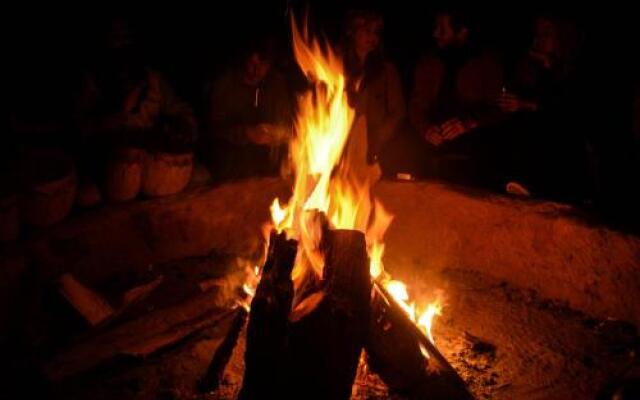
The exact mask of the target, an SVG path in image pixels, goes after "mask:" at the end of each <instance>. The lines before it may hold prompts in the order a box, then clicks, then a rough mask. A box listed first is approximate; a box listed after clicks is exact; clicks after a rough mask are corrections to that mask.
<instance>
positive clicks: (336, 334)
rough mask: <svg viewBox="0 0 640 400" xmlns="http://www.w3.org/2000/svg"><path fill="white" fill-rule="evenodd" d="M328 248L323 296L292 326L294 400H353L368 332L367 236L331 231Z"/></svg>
mask: <svg viewBox="0 0 640 400" xmlns="http://www.w3.org/2000/svg"><path fill="white" fill-rule="evenodd" d="M325 245H326V257H325V270H324V277H323V278H324V281H325V287H324V292H325V296H324V298H322V300H321V301H320V303H319V305H318V306H317V308H316V309H315V310H313V311H312V312H310V313H309V314H308V315H306V316H305V317H303V318H301V319H300V320H299V321H298V322H296V323H294V324H292V330H291V348H290V356H291V364H290V375H291V376H290V379H289V382H290V383H289V388H288V390H289V397H290V398H296V396H297V397H299V396H300V394H301V393H305V395H304V397H306V398H314V399H349V398H350V396H351V387H352V385H353V381H354V379H355V376H356V372H357V367H358V360H359V357H360V353H361V351H362V348H363V345H364V342H365V337H366V333H367V329H368V324H369V300H370V295H371V280H370V277H369V262H368V257H367V252H366V246H365V238H364V235H363V234H362V233H361V232H358V231H348V230H335V231H328V232H327V233H326V234H325ZM310 388H312V389H311V391H310Z"/></svg>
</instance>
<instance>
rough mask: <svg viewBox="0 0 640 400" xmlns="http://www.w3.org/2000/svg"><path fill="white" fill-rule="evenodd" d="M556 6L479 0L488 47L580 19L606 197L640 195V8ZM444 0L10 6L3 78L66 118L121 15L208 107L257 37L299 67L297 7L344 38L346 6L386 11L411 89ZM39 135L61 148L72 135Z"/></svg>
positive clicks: (157, 61)
mask: <svg viewBox="0 0 640 400" xmlns="http://www.w3.org/2000/svg"><path fill="white" fill-rule="evenodd" d="M554 3H555V4H554ZM557 3H559V2H550V1H549V2H534V1H524V2H511V3H509V4H499V3H492V2H474V4H475V5H474V6H473V7H471V10H472V14H473V15H474V17H475V20H476V23H477V25H478V31H477V33H478V35H479V37H480V38H481V39H482V42H483V43H484V44H485V45H486V46H489V47H492V48H495V49H496V50H499V51H500V52H501V53H502V54H503V55H504V58H505V61H506V62H507V66H508V63H509V62H511V61H513V60H514V59H516V58H517V57H518V56H519V55H520V54H522V52H524V51H525V50H526V48H527V46H528V45H529V43H530V32H531V18H532V17H533V16H535V15H537V14H539V13H551V14H556V15H562V16H567V17H569V18H571V19H573V20H575V21H576V22H577V24H578V26H579V27H580V28H581V29H582V30H583V32H584V33H585V39H586V40H585V46H584V49H583V52H582V57H581V58H580V60H579V65H578V67H579V69H580V72H581V76H582V77H583V79H582V82H583V83H582V85H583V87H582V92H583V96H585V100H586V101H585V106H584V108H585V109H584V118H585V120H586V121H587V122H588V123H587V124H582V125H586V128H584V129H586V130H587V132H585V136H587V137H590V138H591V140H592V142H593V143H595V145H596V146H597V148H598V149H599V150H598V151H599V152H600V154H602V159H603V165H602V166H601V167H600V168H601V169H602V171H603V176H606V179H605V185H604V186H603V187H604V189H603V195H602V196H603V198H606V199H605V200H603V201H604V202H612V203H614V204H615V205H619V204H620V203H621V202H634V201H635V200H631V199H635V198H634V197H633V196H631V195H630V194H629V193H628V192H629V190H630V188H633V187H634V186H636V185H637V183H638V182H640V179H638V175H639V171H638V170H637V169H638V168H637V167H638V163H637V162H636V160H635V159H634V157H636V155H635V154H633V152H634V151H635V150H634V145H633V140H634V139H633V136H632V134H631V121H632V107H631V105H632V99H633V93H634V88H635V87H637V85H638V77H637V71H638V63H637V60H636V54H637V52H638V49H639V48H640V47H639V45H638V41H637V36H638V35H637V29H638V28H637V27H636V24H637V20H638V18H637V17H636V13H634V12H632V11H631V6H620V5H617V4H614V3H613V2H605V1H600V2H593V4H589V5H586V4H580V5H578V4H564V5H559V4H557ZM584 3H586V2H584ZM442 4H446V2H425V1H408V0H395V1H336V0H326V1H299V0H288V1H287V0H267V1H262V2H257V1H256V2H250V1H228V2H225V3H224V4H223V3H222V2H221V1H211V2H207V3H192V4H188V3H184V2H174V3H169V4H166V5H161V4H160V2H157V3H155V4H154V3H150V4H147V5H144V6H142V5H139V6H135V7H134V6H131V5H127V6H125V5H116V4H115V3H105V4H98V5H96V4H91V5H90V6H89V5H73V6H69V7H67V8H66V9H65V8H64V7H63V6H61V5H60V4H53V5H49V6H42V5H38V4H28V5H25V6H22V7H20V9H11V8H10V7H8V8H7V10H6V12H5V13H4V14H5V16H4V17H5V18H4V19H5V22H6V24H5V29H7V34H6V35H5V41H6V42H7V46H6V51H5V54H6V58H5V63H6V64H5V65H7V64H8V65H7V66H8V68H7V70H5V71H6V72H5V74H4V75H5V84H4V85H3V88H5V90H4V91H3V92H4V95H5V98H6V100H5V104H8V107H9V108H8V109H9V111H10V112H11V113H18V114H21V115H27V116H33V118H47V117H51V116H53V117H54V118H56V117H61V118H63V119H64V116H68V115H69V114H70V110H71V106H72V104H73V98H74V94H75V93H76V91H77V88H78V85H79V82H80V78H81V76H82V72H83V71H84V70H85V69H87V68H88V66H89V65H91V62H92V60H93V59H94V58H95V56H96V54H97V52H98V50H99V43H100V40H101V37H102V35H103V32H104V30H105V29H106V27H107V23H108V22H109V21H110V20H112V19H113V18H114V17H125V18H127V19H128V20H129V21H130V22H131V24H132V26H133V28H134V30H135V31H136V33H137V37H136V40H137V42H138V45H139V51H140V52H142V53H143V54H144V55H145V57H147V58H148V60H149V62H150V64H151V65H152V66H153V67H155V68H156V69H158V70H160V71H161V72H162V73H164V75H165V76H166V77H167V79H168V80H169V82H170V83H171V84H172V85H173V86H174V88H175V90H176V92H177V93H178V94H179V95H180V96H181V97H182V98H184V99H185V100H187V101H188V102H190V103H191V105H192V106H193V107H194V109H195V110H196V111H197V112H198V113H200V112H201V111H202V106H203V100H204V91H205V88H206V82H207V80H208V79H210V78H211V77H213V76H215V74H216V73H218V72H219V71H220V70H221V69H222V68H224V67H225V66H228V65H229V63H230V62H231V61H232V60H233V59H234V57H235V56H237V54H238V52H239V50H240V49H241V48H242V44H243V43H244V42H245V41H246V40H247V39H248V38H250V37H253V36H256V35H261V34H263V33H266V32H269V33H272V34H275V35H276V36H277V37H278V38H279V39H280V45H281V48H280V50H281V51H280V56H279V61H280V62H281V63H282V64H286V63H290V62H291V51H290V48H289V26H288V16H287V10H288V9H293V10H295V11H296V14H297V15H302V14H303V13H304V11H305V10H306V9H309V10H310V20H311V26H312V29H313V31H315V32H318V33H322V34H323V35H325V36H326V37H327V38H329V39H330V40H332V41H335V40H337V38H338V37H339V35H340V29H341V26H342V22H343V19H344V12H345V10H346V9H348V8H372V9H376V10H379V11H381V12H382V13H383V14H384V16H385V30H384V33H383V40H384V46H385V51H386V54H387V56H388V58H389V59H390V60H391V61H393V62H395V63H396V65H397V66H398V68H399V70H400V72H401V75H402V77H403V80H404V84H405V89H407V92H408V87H409V85H410V84H411V75H412V69H413V66H414V65H415V62H416V60H417V59H418V57H419V55H420V54H421V52H422V51H423V50H424V49H425V48H427V47H428V46H429V45H430V44H431V31H432V21H433V14H434V11H435V10H436V9H437V8H439V7H440V6H441V5H442ZM406 94H407V93H405V95H406ZM582 122H584V121H582ZM3 131H4V133H3V136H4V138H3V143H4V145H3V147H4V148H5V156H4V157H7V154H8V153H7V152H10V151H12V149H16V148H18V147H19V146H20V145H22V144H23V143H24V142H25V141H26V140H27V139H25V138H21V137H17V136H16V135H15V134H14V133H13V132H11V129H10V128H9V129H3ZM64 136H65V135H64V133H62V137H64ZM69 137H72V136H71V133H70V132H69ZM37 140H38V141H45V142H46V141H50V142H54V143H55V142H58V141H60V140H64V138H62V139H61V138H60V137H50V138H38V139H37ZM550 145H552V144H550ZM8 157H10V155H8ZM636 204H637V203H636ZM614 208H617V207H614Z"/></svg>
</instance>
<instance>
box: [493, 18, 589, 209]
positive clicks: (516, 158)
mask: <svg viewBox="0 0 640 400" xmlns="http://www.w3.org/2000/svg"><path fill="white" fill-rule="evenodd" d="M577 50H578V41H577V31H576V29H575V28H574V27H573V26H572V25H571V24H570V23H569V22H566V21H561V20H559V19H555V18H552V17H538V18H536V19H535V24H534V31H533V40H532V43H531V46H530V47H529V49H528V50H527V52H526V54H525V55H524V56H523V57H522V58H521V60H520V61H519V62H518V64H517V66H516V70H515V72H514V73H513V77H512V78H511V79H510V83H509V84H508V87H507V88H505V89H504V91H503V92H502V94H501V95H500V96H499V97H498V106H499V107H500V109H501V110H502V111H503V112H504V113H505V114H506V115H509V116H510V118H509V119H508V120H507V121H506V124H505V131H508V132H506V133H507V134H506V135H505V136H506V137H507V138H508V140H509V145H508V148H509V151H506V152H504V157H505V168H504V169H505V171H506V172H507V174H508V175H509V176H508V177H509V178H510V179H515V180H516V181H518V182H519V184H520V186H522V187H525V188H528V189H527V190H526V191H527V192H528V191H531V192H532V193H533V194H538V195H542V196H547V195H548V196H552V197H558V196H560V197H562V198H566V197H567V196H569V197H575V196H576V195H578V194H579V193H580V192H583V191H584V190H585V186H586V185H587V183H586V181H587V175H588V174H587V168H586V159H585V145H586V141H585V138H584V137H581V131H582V129H581V128H580V127H579V125H580V122H581V121H582V120H583V118H582V116H581V115H580V110H581V109H582V107H581V106H580V101H579V98H578V93H579V91H578V90H577V88H576V86H577V84H576V83H577V82H576V81H577V79H576V74H575V57H576V52H577ZM541 160H544V162H540V161H541Z"/></svg>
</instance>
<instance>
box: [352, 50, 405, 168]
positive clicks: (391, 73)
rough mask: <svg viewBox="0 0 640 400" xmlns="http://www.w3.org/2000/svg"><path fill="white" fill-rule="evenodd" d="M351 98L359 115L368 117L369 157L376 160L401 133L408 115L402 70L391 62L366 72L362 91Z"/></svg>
mask: <svg viewBox="0 0 640 400" xmlns="http://www.w3.org/2000/svg"><path fill="white" fill-rule="evenodd" d="M350 79H351V80H353V79H354V77H351V78H350ZM355 79H356V80H357V79H360V77H355ZM351 97H352V99H351V100H352V103H353V104H354V105H355V109H356V114H357V115H364V116H365V117H366V119H367V142H368V143H367V144H368V148H367V158H368V160H369V161H370V162H373V160H374V159H375V158H377V157H378V156H381V157H383V153H384V151H385V145H386V144H387V143H389V142H390V141H392V140H393V138H394V137H395V136H396V135H397V134H398V133H399V130H400V128H401V125H402V122H403V120H404V118H405V116H406V104H405V101H404V96H403V94H402V83H401V81H400V76H399V74H398V70H397V69H396V67H395V66H394V65H393V64H391V63H389V62H384V63H382V64H381V65H380V66H379V68H377V70H376V71H372V72H371V73H368V74H366V73H365V76H364V77H363V78H362V83H361V88H360V90H359V91H358V92H356V93H351Z"/></svg>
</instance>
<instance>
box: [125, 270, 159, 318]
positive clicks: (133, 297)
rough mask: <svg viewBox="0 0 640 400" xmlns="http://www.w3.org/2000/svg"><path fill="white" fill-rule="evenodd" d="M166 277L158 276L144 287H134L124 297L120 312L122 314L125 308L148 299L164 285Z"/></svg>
mask: <svg viewBox="0 0 640 400" xmlns="http://www.w3.org/2000/svg"><path fill="white" fill-rule="evenodd" d="M163 279H164V277H163V276H162V275H160V276H158V277H157V278H155V279H154V280H152V281H151V282H149V283H145V284H143V285H139V286H136V287H133V288H131V289H129V290H127V291H126V292H124V294H123V295H122V302H121V305H120V309H119V310H118V311H119V312H122V311H123V310H124V309H125V308H127V307H129V306H130V305H132V304H134V303H137V302H139V301H142V300H143V299H144V298H146V297H147V296H148V295H149V294H150V293H151V292H153V291H154V290H155V289H156V288H157V287H158V286H160V284H161V283H162V281H163Z"/></svg>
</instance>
